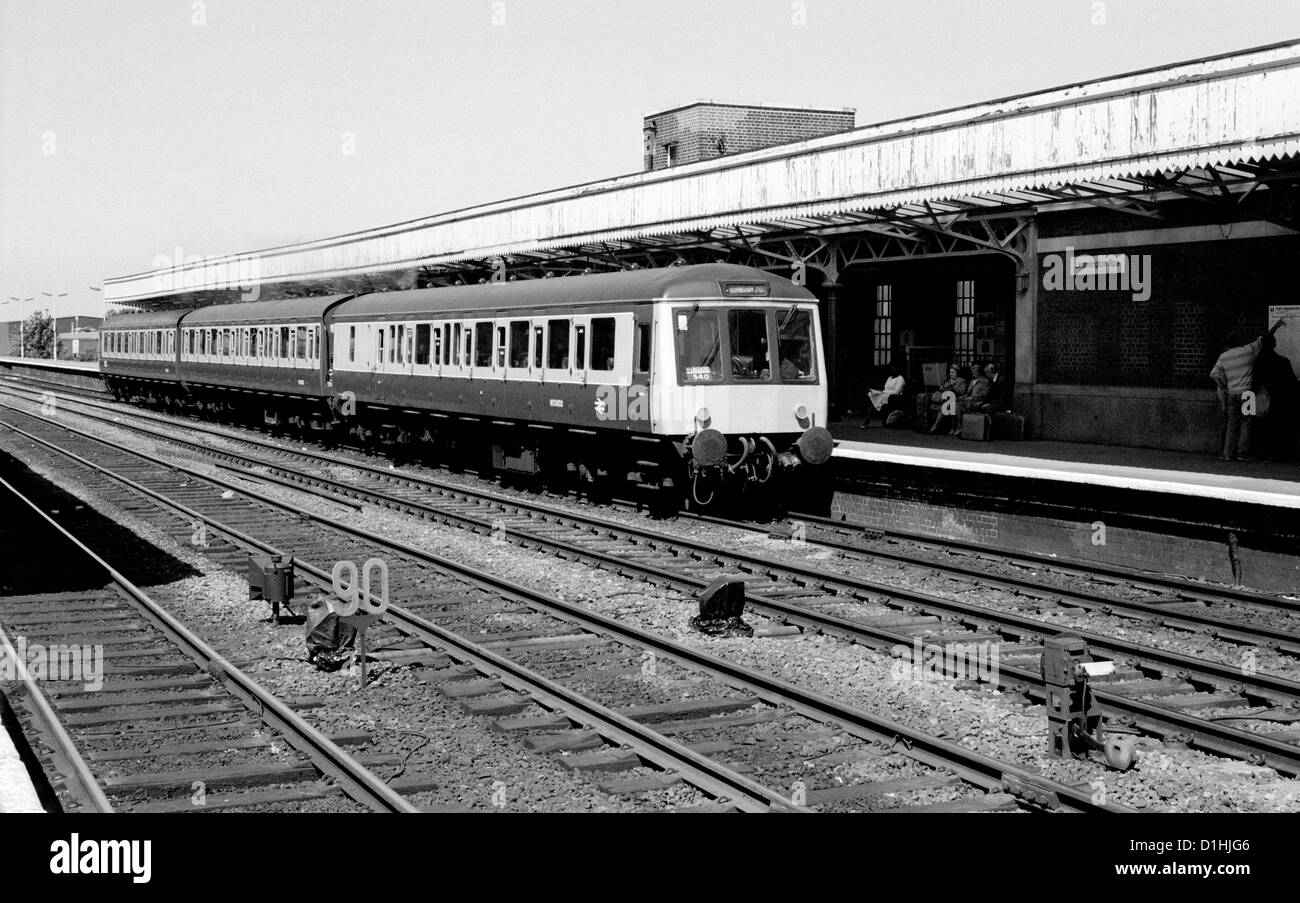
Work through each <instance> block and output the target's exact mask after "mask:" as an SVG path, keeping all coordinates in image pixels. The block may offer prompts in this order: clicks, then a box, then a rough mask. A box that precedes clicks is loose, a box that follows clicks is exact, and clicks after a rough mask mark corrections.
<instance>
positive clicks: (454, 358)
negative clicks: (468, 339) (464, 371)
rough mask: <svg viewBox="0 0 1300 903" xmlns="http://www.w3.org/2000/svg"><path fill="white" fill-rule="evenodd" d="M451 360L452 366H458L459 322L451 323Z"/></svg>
mask: <svg viewBox="0 0 1300 903" xmlns="http://www.w3.org/2000/svg"><path fill="white" fill-rule="evenodd" d="M451 362H452V365H453V366H456V367H459V366H460V324H459V323H456V324H453V325H452V327H451Z"/></svg>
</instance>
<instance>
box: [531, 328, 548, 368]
mask: <svg viewBox="0 0 1300 903" xmlns="http://www.w3.org/2000/svg"><path fill="white" fill-rule="evenodd" d="M544 333H545V330H544V329H543V328H542V327H541V326H540V325H539V326H534V327H533V367H534V368H535V369H537V370H540V369H542V355H543V354H544V353H545V349H546V339H545V336H544Z"/></svg>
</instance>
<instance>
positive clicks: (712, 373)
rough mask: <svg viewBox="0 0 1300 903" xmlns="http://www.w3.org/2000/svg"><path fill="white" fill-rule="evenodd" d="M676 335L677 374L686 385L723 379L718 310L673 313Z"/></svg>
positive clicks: (696, 309)
mask: <svg viewBox="0 0 1300 903" xmlns="http://www.w3.org/2000/svg"><path fill="white" fill-rule="evenodd" d="M673 325H674V326H675V327H676V328H675V330H674V332H675V333H676V335H677V376H678V379H679V380H681V382H682V384H683V385H686V384H690V383H707V382H715V381H717V380H720V379H722V330H721V329H720V328H719V326H718V312H717V311H716V310H700V309H699V308H698V307H697V308H695V309H694V310H679V311H675V312H674V313H673Z"/></svg>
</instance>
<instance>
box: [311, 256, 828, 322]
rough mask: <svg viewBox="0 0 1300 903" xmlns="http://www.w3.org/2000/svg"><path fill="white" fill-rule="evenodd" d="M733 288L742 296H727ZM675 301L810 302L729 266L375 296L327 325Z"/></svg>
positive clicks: (756, 273) (788, 287)
mask: <svg viewBox="0 0 1300 903" xmlns="http://www.w3.org/2000/svg"><path fill="white" fill-rule="evenodd" d="M757 283H765V284H766V285H767V287H768V288H767V290H766V294H753V293H749V292H748V290H747V288H746V287H747V286H751V285H754V284H757ZM727 284H733V285H734V286H735V287H736V288H735V290H736V291H741V292H746V293H745V294H736V295H732V294H727V293H726V292H725V290H724V286H725V285H727ZM674 298H681V299H683V300H686V299H690V300H696V299H701V298H705V299H716V300H719V301H725V300H736V301H742V300H743V301H752V300H783V301H816V300H817V298H816V296H815V295H813V293H812V292H810V291H808V289H806V288H804V287H803V286H800V285H795V284H794V283H793V282H791V281H790V280H789V279H786V278H785V277H783V276H777V275H776V274H774V273H768V272H764V271H763V270H758V269H754V268H753V267H745V266H738V265H736V264H731V263H705V264H696V265H694V266H680V267H664V268H661V269H649V270H624V271H622V272H618V273H594V274H590V275H586V276H561V277H556V278H554V279H529V280H527V281H521V282H495V283H492V282H489V283H484V284H482V285H465V286H450V287H448V288H426V289H415V290H413V291H404V292H375V293H373V294H368V295H358V296H357V297H355V298H353V299H352V300H350V301H346V302H344V303H343V304H341V305H339V307H338V308H337V309H336V310H335V311H334V312H333V313H332V314H331V319H333V320H336V321H341V320H359V319H369V318H373V317H385V316H401V315H404V314H413V315H419V314H422V313H429V312H431V311H439V312H443V311H452V310H466V311H486V310H501V309H505V308H514V307H575V306H580V305H590V304H600V303H609V302H617V301H658V300H671V299H674Z"/></svg>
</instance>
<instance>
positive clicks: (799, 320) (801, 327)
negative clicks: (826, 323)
mask: <svg viewBox="0 0 1300 903" xmlns="http://www.w3.org/2000/svg"><path fill="white" fill-rule="evenodd" d="M776 322H777V356H778V358H779V359H780V362H781V370H780V373H781V382H783V383H789V382H816V381H817V369H816V367H815V365H814V363H813V362H814V361H815V360H816V359H817V355H816V353H815V350H816V349H815V348H814V346H813V318H812V311H808V310H799V309H798V308H796V307H792V308H790V310H788V311H786V312H785V313H779V314H777V315H776Z"/></svg>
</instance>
